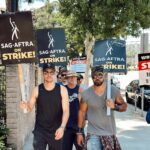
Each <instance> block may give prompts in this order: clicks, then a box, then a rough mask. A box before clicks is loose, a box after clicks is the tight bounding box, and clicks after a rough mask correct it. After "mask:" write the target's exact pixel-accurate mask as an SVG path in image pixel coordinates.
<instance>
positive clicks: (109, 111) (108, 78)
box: [107, 73, 111, 116]
mask: <svg viewBox="0 0 150 150" xmlns="http://www.w3.org/2000/svg"><path fill="white" fill-rule="evenodd" d="M110 98H111V74H110V73H108V75H107V99H110ZM110 115H111V109H110V107H107V116H110Z"/></svg>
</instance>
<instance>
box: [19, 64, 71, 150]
mask: <svg viewBox="0 0 150 150" xmlns="http://www.w3.org/2000/svg"><path fill="white" fill-rule="evenodd" d="M43 78H44V83H42V84H40V85H39V86H37V87H35V88H34V90H33V92H32V96H31V99H30V101H27V102H24V101H22V102H21V104H20V107H21V108H22V109H26V110H27V111H31V110H32V109H33V107H34V106H35V104H36V107H37V108H36V121H35V128H34V131H33V134H34V140H33V147H34V150H46V147H47V145H48V147H49V150H61V149H62V137H63V134H64V129H65V127H66V123H67V121H68V117H69V101H68V92H67V89H66V88H65V87H64V86H61V85H58V84H56V83H55V82H54V80H55V66H54V64H52V63H50V64H45V65H44V66H43Z"/></svg>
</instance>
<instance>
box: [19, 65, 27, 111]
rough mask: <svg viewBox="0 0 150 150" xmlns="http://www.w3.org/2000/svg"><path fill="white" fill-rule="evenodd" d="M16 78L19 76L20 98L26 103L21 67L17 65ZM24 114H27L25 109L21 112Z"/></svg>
mask: <svg viewBox="0 0 150 150" xmlns="http://www.w3.org/2000/svg"><path fill="white" fill-rule="evenodd" d="M18 76H19V81H20V82H19V83H20V89H21V98H22V101H25V102H26V96H25V82H24V76H23V71H22V65H21V64H18ZM23 112H24V113H27V109H24V110H23Z"/></svg>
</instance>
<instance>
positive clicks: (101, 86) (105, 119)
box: [77, 66, 127, 150]
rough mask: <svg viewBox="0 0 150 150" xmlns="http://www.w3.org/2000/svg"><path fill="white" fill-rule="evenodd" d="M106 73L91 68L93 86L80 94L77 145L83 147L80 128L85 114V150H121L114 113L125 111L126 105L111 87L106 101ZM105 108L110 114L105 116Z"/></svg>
mask: <svg viewBox="0 0 150 150" xmlns="http://www.w3.org/2000/svg"><path fill="white" fill-rule="evenodd" d="M105 79H106V73H104V71H103V67H102V66H96V67H94V68H92V80H93V83H94V85H93V86H91V87H89V88H88V89H87V90H85V91H84V92H83V93H82V98H81V103H80V111H79V116H78V127H79V129H78V133H77V134H78V137H77V138H78V139H77V140H78V144H79V145H83V143H84V138H83V135H82V128H83V125H84V121H85V115H86V113H87V116H88V117H87V118H88V127H87V138H86V141H85V143H86V144H85V145H86V146H87V150H93V149H94V150H105V149H106V147H107V148H108V149H109V150H121V147H120V145H119V142H118V140H117V138H116V125H115V118H114V111H119V112H124V111H126V108H127V104H126V103H125V102H124V100H123V98H122V96H121V94H120V91H119V89H117V88H116V87H115V86H113V85H111V99H109V100H106V99H107V97H106V95H107V87H106V85H107V84H106V82H105V81H106V80H105ZM107 106H108V107H110V108H111V110H112V113H111V115H110V116H107Z"/></svg>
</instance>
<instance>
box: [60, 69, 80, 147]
mask: <svg viewBox="0 0 150 150" xmlns="http://www.w3.org/2000/svg"><path fill="white" fill-rule="evenodd" d="M77 76H78V75H77V73H76V72H74V71H68V73H67V75H66V78H67V82H68V84H67V85H66V88H67V90H68V95H69V110H70V115H69V119H68V122H67V125H66V130H65V132H64V138H63V150H72V148H73V144H74V145H75V147H76V150H82V146H80V145H78V144H77V135H76V133H77V131H78V111H79V103H80V93H81V92H82V89H81V88H80V87H79V85H77Z"/></svg>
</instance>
